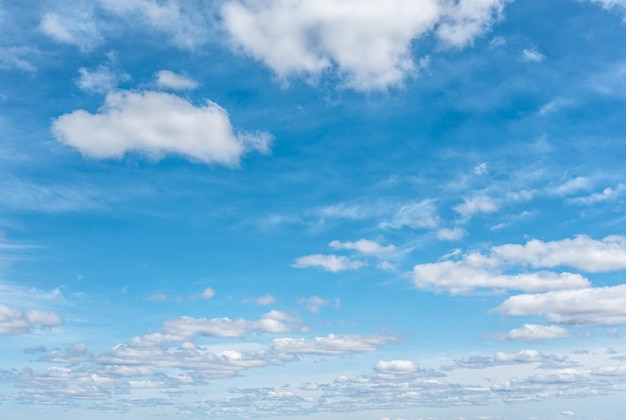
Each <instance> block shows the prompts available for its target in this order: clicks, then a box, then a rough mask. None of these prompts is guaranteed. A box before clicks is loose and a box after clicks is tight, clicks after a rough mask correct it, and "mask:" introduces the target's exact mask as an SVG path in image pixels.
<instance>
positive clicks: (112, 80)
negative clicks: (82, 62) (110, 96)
mask: <svg viewBox="0 0 626 420" xmlns="http://www.w3.org/2000/svg"><path fill="white" fill-rule="evenodd" d="M78 73H79V74H80V76H79V77H78V79H77V80H76V84H77V85H78V87H79V88H81V89H82V90H84V91H86V92H96V93H107V92H109V91H111V90H113V89H115V88H116V87H117V86H118V84H119V83H120V82H123V81H125V80H128V79H129V78H130V76H128V74H126V73H121V72H119V71H115V70H113V69H112V68H111V67H109V66H98V67H97V68H96V69H95V70H88V69H86V68H84V67H81V68H80V69H78Z"/></svg>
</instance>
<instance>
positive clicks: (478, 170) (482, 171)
mask: <svg viewBox="0 0 626 420" xmlns="http://www.w3.org/2000/svg"><path fill="white" fill-rule="evenodd" d="M488 172H489V169H488V167H487V162H482V163H479V164H478V165H476V166H475V167H474V174H476V175H486V174H487V173H488Z"/></svg>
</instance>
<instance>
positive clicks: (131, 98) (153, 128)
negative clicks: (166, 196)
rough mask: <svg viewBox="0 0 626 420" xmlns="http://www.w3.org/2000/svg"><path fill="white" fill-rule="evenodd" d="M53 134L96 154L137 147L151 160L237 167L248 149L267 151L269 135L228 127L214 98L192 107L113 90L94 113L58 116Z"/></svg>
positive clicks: (160, 96) (161, 96)
mask: <svg viewBox="0 0 626 420" xmlns="http://www.w3.org/2000/svg"><path fill="white" fill-rule="evenodd" d="M52 133H53V134H54V136H55V138H56V139H57V140H58V141H60V142H61V143H64V144H67V145H68V146H71V147H74V148H76V149H78V150H79V151H80V152H81V153H82V154H83V155H85V156H88V157H91V158H95V159H108V158H121V157H122V156H124V155H125V154H126V153H130V152H138V153H140V154H143V155H146V156H148V157H150V158H152V159H159V158H161V157H162V156H163V155H170V154H174V155H182V156H184V157H186V158H189V159H192V160H197V161H200V162H203V163H215V164H220V165H225V166H237V165H238V164H239V160H240V158H241V156H242V155H243V154H244V153H246V152H249V151H253V150H257V151H261V152H266V151H267V150H268V149H269V144H270V142H271V139H272V136H271V135H270V134H268V133H263V132H258V133H245V132H237V131H235V130H234V129H233V127H232V126H231V123H230V119H229V117H228V113H227V112H226V110H224V109H223V108H222V107H220V106H219V105H217V104H216V103H214V102H210V101H209V102H207V104H206V105H203V106H198V107H196V106H194V105H193V104H191V103H190V102H188V101H187V100H185V99H183V98H181V97H178V96H175V95H171V94H168V93H163V92H150V91H147V92H132V91H114V92H111V93H109V94H108V95H107V96H106V100H105V103H104V105H103V106H102V108H100V109H99V111H98V112H97V113H96V114H90V113H88V112H87V111H84V110H78V111H74V112H72V113H70V114H65V115H62V116H60V117H59V118H57V119H56V120H55V121H54V122H53V124H52Z"/></svg>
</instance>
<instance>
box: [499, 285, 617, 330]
mask: <svg viewBox="0 0 626 420" xmlns="http://www.w3.org/2000/svg"><path fill="white" fill-rule="evenodd" d="M495 311H496V312H498V313H500V314H502V315H510V316H543V317H545V318H546V319H547V320H548V321H550V322H553V323H557V324H569V325H620V324H626V285H620V286H610V287H597V288H589V289H580V290H559V291H552V292H547V293H539V294H522V295H517V296H511V297H510V298H508V299H507V300H506V301H504V302H503V303H502V304H501V305H500V306H498V307H497V308H496V309H495Z"/></svg>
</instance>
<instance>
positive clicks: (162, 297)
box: [146, 292, 167, 302]
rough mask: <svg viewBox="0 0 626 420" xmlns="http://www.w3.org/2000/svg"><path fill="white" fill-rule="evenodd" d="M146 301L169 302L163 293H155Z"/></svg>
mask: <svg viewBox="0 0 626 420" xmlns="http://www.w3.org/2000/svg"><path fill="white" fill-rule="evenodd" d="M146 299H148V300H149V301H150V302H165V301H166V300H167V295H166V294H165V293H162V292H154V293H152V294H151V295H150V296H148V297H147V298H146Z"/></svg>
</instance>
